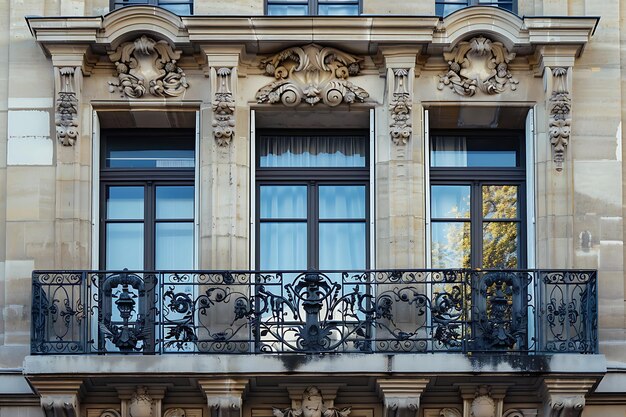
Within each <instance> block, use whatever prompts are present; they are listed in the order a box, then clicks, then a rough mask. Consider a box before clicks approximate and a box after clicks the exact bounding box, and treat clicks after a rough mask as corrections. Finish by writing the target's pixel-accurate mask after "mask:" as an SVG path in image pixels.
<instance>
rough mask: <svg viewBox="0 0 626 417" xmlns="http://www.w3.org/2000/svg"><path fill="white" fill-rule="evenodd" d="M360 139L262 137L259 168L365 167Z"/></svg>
mask: <svg viewBox="0 0 626 417" xmlns="http://www.w3.org/2000/svg"><path fill="white" fill-rule="evenodd" d="M365 146H366V143H365V138H364V137H363V136H262V137H261V138H260V141H259V149H258V152H259V155H260V166H261V167H262V168H273V167H294V168H297V167H338V168H345V167H364V166H365Z"/></svg>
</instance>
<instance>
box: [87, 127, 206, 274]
mask: <svg viewBox="0 0 626 417" xmlns="http://www.w3.org/2000/svg"><path fill="white" fill-rule="evenodd" d="M102 137H103V140H102V150H101V156H102V157H101V162H100V163H101V165H100V166H101V170H100V183H101V197H100V204H101V206H100V213H101V229H100V236H101V237H103V239H104V242H103V244H101V248H100V263H101V267H102V268H104V269H108V270H121V269H124V268H128V269H129V270H143V269H145V270H154V269H159V270H164V269H165V270H171V269H179V270H181V269H192V268H193V266H194V253H195V250H194V165H195V162H194V161H195V155H194V154H195V141H194V134H193V131H190V130H183V129H176V130H167V129H162V130H159V131H150V130H142V131H139V130H137V131H133V130H123V131H116V130H108V131H103V132H102Z"/></svg>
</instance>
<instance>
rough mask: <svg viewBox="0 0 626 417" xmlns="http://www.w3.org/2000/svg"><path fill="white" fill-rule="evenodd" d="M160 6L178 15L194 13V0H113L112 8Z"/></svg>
mask: <svg viewBox="0 0 626 417" xmlns="http://www.w3.org/2000/svg"><path fill="white" fill-rule="evenodd" d="M141 4H143V5H147V6H159V7H162V8H164V9H167V10H169V11H170V12H172V13H176V14H178V15H190V14H192V13H193V0H111V10H116V9H119V8H121V7H125V6H135V5H141Z"/></svg>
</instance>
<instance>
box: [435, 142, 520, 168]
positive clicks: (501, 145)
mask: <svg viewBox="0 0 626 417" xmlns="http://www.w3.org/2000/svg"><path fill="white" fill-rule="evenodd" d="M519 153H520V143H519V140H518V138H516V137H488V138H478V137H464V136H433V137H432V138H431V153H430V160H431V166H433V167H517V166H519Z"/></svg>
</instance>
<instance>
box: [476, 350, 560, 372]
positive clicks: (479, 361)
mask: <svg viewBox="0 0 626 417" xmlns="http://www.w3.org/2000/svg"><path fill="white" fill-rule="evenodd" d="M468 359H469V361H470V363H471V364H472V368H473V370H474V371H475V372H483V371H484V370H485V368H493V369H497V368H498V366H500V365H503V364H506V365H508V366H509V367H511V368H512V369H514V370H518V371H522V372H538V373H543V372H550V360H551V356H550V355H504V354H503V355H497V354H493V353H489V354H487V353H474V354H472V355H468Z"/></svg>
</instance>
